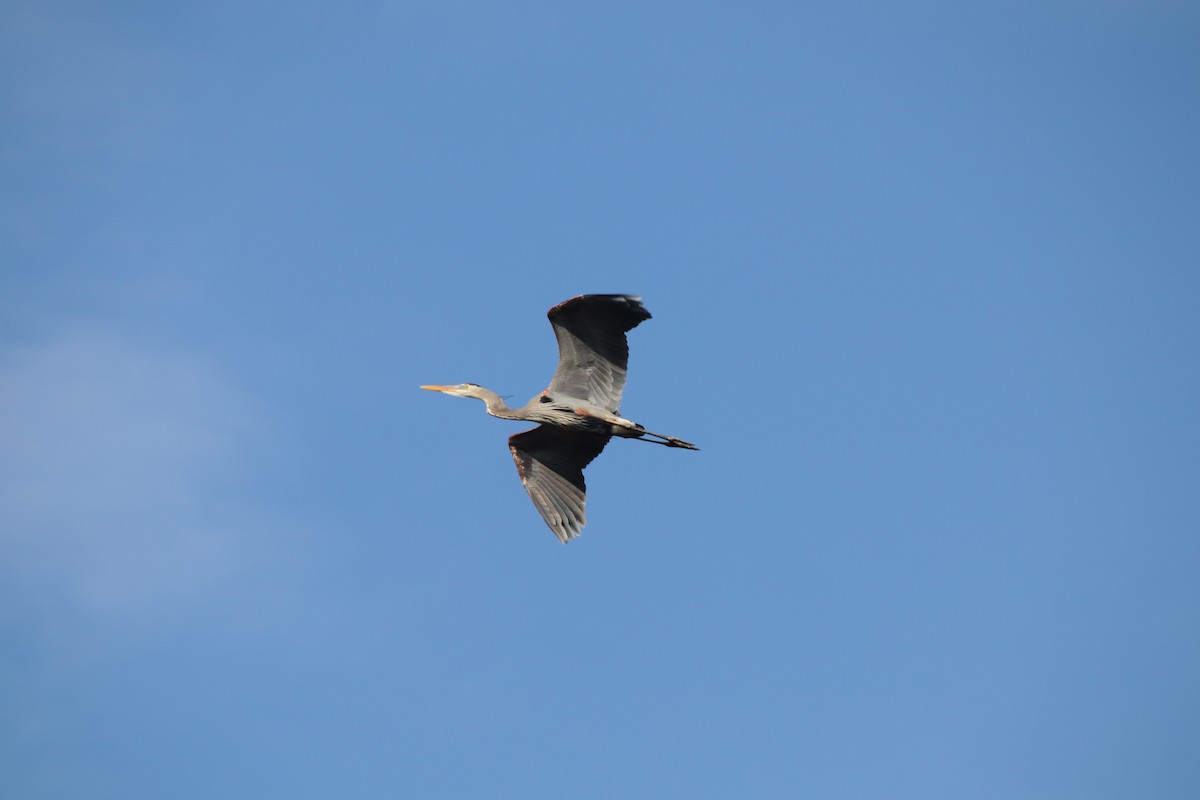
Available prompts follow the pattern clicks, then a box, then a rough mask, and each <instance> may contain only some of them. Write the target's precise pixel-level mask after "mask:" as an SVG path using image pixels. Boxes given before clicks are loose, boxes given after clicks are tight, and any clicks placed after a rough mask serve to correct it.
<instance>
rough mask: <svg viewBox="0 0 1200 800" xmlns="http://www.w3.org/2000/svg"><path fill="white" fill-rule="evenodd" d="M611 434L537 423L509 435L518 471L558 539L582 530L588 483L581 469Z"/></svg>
mask: <svg viewBox="0 0 1200 800" xmlns="http://www.w3.org/2000/svg"><path fill="white" fill-rule="evenodd" d="M610 438H611V437H609V436H603V435H598V434H594V433H584V432H581V431H572V430H568V429H565V428H559V427H556V426H554V425H539V426H538V427H536V428H534V429H533V430H528V431H525V432H524V433H518V434H517V435H515V436H510V437H509V438H508V449H509V450H511V451H512V456H513V461H515V462H516V463H517V474H518V475H520V476H521V483H522V484H524V485H525V491H527V492H529V498H530V499H531V500H533V505H534V506H535V507H536V508H537V510H538V513H539V514H541V515H542V519H544V520H545V521H546V524H547V525H549V526H550V530H551V531H553V532H554V535H555V536H557V537H558V539H559V541H561V542H566V541H568V540H570V539H574V538H575V537H576V536H578V535H579V533H580V531H581V530H582V529H583V526H584V523H585V522H586V520H585V519H584V506H585V505H586V500H587V486H586V485H585V484H584V482H583V468H584V467H586V466H587V465H588V464H590V463H592V459H594V458H595V457H596V456H598V455H600V451H602V450H603V449H604V446H605V445H606V444H608V440H609V439H610Z"/></svg>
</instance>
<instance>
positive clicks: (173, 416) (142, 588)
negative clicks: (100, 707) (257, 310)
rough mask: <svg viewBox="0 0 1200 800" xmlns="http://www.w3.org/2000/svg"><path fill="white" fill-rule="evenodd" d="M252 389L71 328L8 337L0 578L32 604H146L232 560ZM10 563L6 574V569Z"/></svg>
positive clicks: (124, 609) (116, 609) (178, 593)
mask: <svg viewBox="0 0 1200 800" xmlns="http://www.w3.org/2000/svg"><path fill="white" fill-rule="evenodd" d="M253 426H254V416H253V413H252V412H251V410H250V404H249V402H248V401H247V399H246V398H245V397H244V396H243V395H241V394H240V393H239V392H238V390H237V389H236V387H234V386H233V385H232V384H231V383H230V382H229V381H228V380H226V379H224V378H222V376H221V375H220V374H219V373H218V372H217V371H216V370H214V369H213V368H212V367H210V366H208V365H206V364H204V363H202V362H201V361H199V360H197V359H194V358H190V357H188V356H186V355H180V354H177V353H169V352H160V351H156V350H154V349H150V348H145V347H140V346H136V345H134V344H131V343H130V342H128V341H124V340H121V339H119V338H115V337H111V336H106V335H102V334H95V333H79V332H77V333H73V334H70V335H65V336H62V337H59V338H56V339H54V340H50V341H44V342H41V343H37V344H26V345H21V346H5V347H0V575H3V576H4V582H5V583H8V584H9V589H8V591H17V592H20V593H21V594H22V595H23V598H24V599H32V600H33V601H34V602H35V603H46V604H50V605H53V606H59V605H62V604H64V603H66V604H70V605H74V606H76V607H79V608H81V609H84V610H88V611H92V612H97V613H105V614H107V613H140V612H142V611H146V610H149V609H152V608H156V607H160V606H161V605H162V604H164V603H167V604H169V603H170V602H174V601H178V600H180V599H181V598H186V597H190V596H194V595H195V594H196V593H197V592H202V591H204V590H205V589H206V587H211V586H213V585H214V584H215V583H217V582H219V581H220V580H221V579H223V578H225V577H227V576H229V575H231V574H232V573H233V572H234V571H235V570H236V569H237V563H238V560H239V559H240V558H242V557H243V555H245V554H244V552H243V551H244V550H245V549H246V548H248V547H253V545H252V544H250V543H251V542H252V541H253V540H254V535H253V533H254V529H255V527H256V525H257V522H256V521H255V517H256V512H255V509H254V508H253V506H252V503H250V502H249V501H247V500H245V499H239V498H238V496H237V492H236V487H237V482H238V477H239V476H238V464H239V461H240V459H241V457H242V456H243V455H244V450H245V448H246V446H247V443H246V437H247V435H248V432H249V431H251V430H252V428H253ZM5 573H7V574H5Z"/></svg>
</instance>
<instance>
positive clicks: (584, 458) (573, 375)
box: [421, 294, 699, 542]
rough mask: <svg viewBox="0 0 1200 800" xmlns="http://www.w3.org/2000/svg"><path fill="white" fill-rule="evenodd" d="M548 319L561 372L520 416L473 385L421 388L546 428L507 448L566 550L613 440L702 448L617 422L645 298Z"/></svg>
mask: <svg viewBox="0 0 1200 800" xmlns="http://www.w3.org/2000/svg"><path fill="white" fill-rule="evenodd" d="M547 316H548V317H549V318H550V324H551V325H552V326H553V328H554V335H555V337H556V338H557V339H558V369H557V370H555V372H554V378H553V379H552V380H551V381H550V386H549V387H548V388H547V389H546V390H545V391H543V392H541V393H540V394H538V395H537V396H535V397H534V398H533V399H532V400H530V401H529V402H528V403H527V404H526V405H524V406H522V407H521V408H509V407H508V405H507V404H506V403H505V402H504V400H503V399H501V397H500V396H499V395H497V394H496V393H495V392H493V391H491V390H489V389H485V388H483V387H482V386H478V385H476V384H473V383H463V384H459V385H457V386H422V387H421V388H422V389H430V390H433V391H438V392H443V393H445V394H450V395H454V396H456V397H475V398H477V399H479V400H482V401H483V402H484V404H485V405H486V406H487V412H488V413H489V414H491V415H492V416H494V417H499V418H501V419H517V420H529V421H531V422H538V423H541V424H540V425H538V427H536V428H533V429H532V430H528V431H525V432H523V433H518V434H516V435H515V436H511V437H509V440H508V446H509V450H511V451H512V456H513V461H514V462H515V463H516V465H517V474H518V475H519V476H520V478H521V483H522V484H523V485H524V486H525V491H526V492H528V493H529V497H530V499H531V500H533V505H534V507H536V508H537V510H538V513H540V514H541V515H542V519H543V520H545V521H546V524H547V525H548V526H549V527H550V530H551V531H552V532H553V533H554V535H555V536H556V537H558V539H559V541H562V542H567V541H569V540H571V539H573V538H575V537H576V536H578V535H579V534H580V532H581V531H582V529H583V526H584V525H585V524H586V518H585V507H586V500H587V486H586V484H585V483H584V479H583V469H584V467H586V466H587V465H588V464H590V463H591V462H592V460H593V459H595V458H596V456H598V455H600V453H601V451H603V450H604V447H605V445H607V444H608V442H609V440H610V439H612V437H613V436H620V437H623V438H631V439H640V440H641V441H646V442H654V443H655V444H661V445H665V446H667V447H681V448H685V449H688V450H698V449H699V448H698V447H696V446H695V445H693V444H689V443H688V442H685V441H683V440H682V439H676V438H675V437H673V436H663V435H662V434H658V433H652V432H650V431H647V430H646V429H645V428H643V427H642V426H641V425H638V424H637V423H636V422H633V421H631V420H628V419H624V418H623V417H621V416H620V405H621V395H622V393H623V392H624V390H625V373H626V367H627V365H628V361H629V345H628V342H627V341H626V338H625V334H626V333H628V332H629V331H631V330H633V328H635V327H637V326H638V325H639V324H640V323H642V322H644V321H645V320H648V319H650V312H649V311H647V310H646V307H645V306H643V305H642V300H641V298H640V297H633V296H631V295H623V294H592V295H581V296H579V297H574V298H572V299H570V300H567V301H566V302H563V303H559V304H558V305H556V306H555V307H554V308H552V309H550V311H549V313H548V314H547Z"/></svg>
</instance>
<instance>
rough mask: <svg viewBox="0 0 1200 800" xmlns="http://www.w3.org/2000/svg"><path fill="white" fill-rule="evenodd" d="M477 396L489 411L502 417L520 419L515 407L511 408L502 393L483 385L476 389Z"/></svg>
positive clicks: (495, 415) (494, 415)
mask: <svg viewBox="0 0 1200 800" xmlns="http://www.w3.org/2000/svg"><path fill="white" fill-rule="evenodd" d="M475 396H476V397H478V398H479V399H480V400H482V401H483V403H484V405H486V406H487V413H489V414H491V415H492V416H493V417H499V418H500V419H520V418H521V417H520V416H518V414H517V410H516V409H515V408H509V407H508V403H505V402H504V400H503V399H502V398H501V397H500V395H498V394H496V393H495V392H493V391H492V390H491V389H485V388H483V387H482V386H480V387H479V388H477V389H476V390H475Z"/></svg>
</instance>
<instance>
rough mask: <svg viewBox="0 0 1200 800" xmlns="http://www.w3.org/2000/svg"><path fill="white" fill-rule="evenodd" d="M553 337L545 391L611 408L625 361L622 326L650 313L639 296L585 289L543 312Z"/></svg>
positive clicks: (620, 388)
mask: <svg viewBox="0 0 1200 800" xmlns="http://www.w3.org/2000/svg"><path fill="white" fill-rule="evenodd" d="M547 316H548V317H549V318H550V324H551V325H553V326H554V335H555V336H556V337H557V338H558V369H557V370H555V372H554V379H553V380H552V381H550V390H549V391H550V394H551V395H555V394H563V395H567V396H568V397H574V398H578V399H581V400H587V401H589V402H591V403H593V404H595V405H598V406H600V407H601V408H604V409H607V410H608V411H611V412H613V413H614V414H615V413H617V411H618V408H619V406H620V405H621V393H622V392H623V391H624V390H625V367H626V365H627V364H628V362H629V344H628V343H627V342H626V341H625V333H626V331H630V330H633V329H634V328H635V327H637V325H638V323H640V322H643V321H644V320H648V319H650V312H649V311H647V310H646V307H645V306H643V305H642V299H641V298H640V297H631V296H629V295H624V294H585V295H582V296H580V297H574V298H572V299H570V300H567V301H566V302H565V303H559V304H558V305H556V306H555V307H554V308H552V309H550V313H549V314H547Z"/></svg>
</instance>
